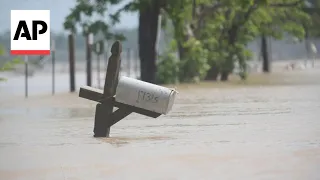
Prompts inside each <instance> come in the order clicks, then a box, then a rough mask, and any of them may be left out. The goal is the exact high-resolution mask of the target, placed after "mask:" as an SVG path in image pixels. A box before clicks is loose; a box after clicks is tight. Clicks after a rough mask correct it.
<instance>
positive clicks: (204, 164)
mask: <svg viewBox="0 0 320 180" xmlns="http://www.w3.org/2000/svg"><path fill="white" fill-rule="evenodd" d="M319 92H320V86H318V85H315V86H311V85H310V86H283V87H248V88H234V89H214V88H212V89H208V88H207V89H194V90H192V91H180V94H179V97H178V99H177V103H176V104H175V105H174V107H173V110H172V112H171V113H170V114H169V115H167V116H160V117H159V118H158V119H152V118H148V117H143V116H141V115H137V114H131V115H129V116H128V117H126V118H125V119H124V120H122V121H120V122H119V123H117V124H116V125H115V126H114V127H112V129H111V138H93V137H92V135H93V132H92V131H93V120H94V112H95V109H94V107H95V106H94V104H92V103H91V104H90V103H89V102H87V101H83V100H81V99H80V98H78V97H77V95H76V94H68V95H57V96H54V97H46V98H43V99H36V98H34V99H29V100H25V101H23V102H22V101H21V102H19V101H17V102H15V101H14V102H13V101H12V102H9V101H6V103H2V104H0V159H1V161H0V179H6V180H11V179H12V180H19V179H23V180H38V179H39V180H43V179H84V180H86V179H98V180H99V179H130V180H131V179H139V180H140V179H184V180H185V179H208V180H211V179H213V178H216V179H319V178H320V176H319V167H320V121H319V115H320V93H319ZM208 94H210V96H208ZM86 103H88V104H86Z"/></svg>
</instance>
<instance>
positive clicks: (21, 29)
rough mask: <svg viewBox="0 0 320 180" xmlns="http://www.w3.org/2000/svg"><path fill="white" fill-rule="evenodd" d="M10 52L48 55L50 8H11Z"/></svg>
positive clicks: (14, 53) (13, 53)
mask: <svg viewBox="0 0 320 180" xmlns="http://www.w3.org/2000/svg"><path fill="white" fill-rule="evenodd" d="M10 42H11V49H10V50H11V51H10V52H11V54H12V55H50V10H11V40H10Z"/></svg>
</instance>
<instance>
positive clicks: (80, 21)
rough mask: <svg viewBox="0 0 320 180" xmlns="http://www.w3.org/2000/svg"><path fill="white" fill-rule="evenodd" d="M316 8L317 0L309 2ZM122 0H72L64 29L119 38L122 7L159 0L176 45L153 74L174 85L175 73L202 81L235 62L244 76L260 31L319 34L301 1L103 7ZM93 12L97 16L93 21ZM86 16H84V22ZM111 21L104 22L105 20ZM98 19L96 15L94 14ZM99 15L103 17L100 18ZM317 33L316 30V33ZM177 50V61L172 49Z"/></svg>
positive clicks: (187, 0) (200, 0)
mask: <svg viewBox="0 0 320 180" xmlns="http://www.w3.org/2000/svg"><path fill="white" fill-rule="evenodd" d="M309 1H310V2H312V4H313V6H314V7H319V5H320V1H319V0H309ZM122 2H123V0H94V1H86V0H77V5H76V7H75V8H73V9H72V10H71V13H70V15H69V16H67V17H66V22H65V24H64V25H65V29H69V30H70V31H72V32H76V30H77V29H76V27H77V26H79V25H80V27H82V29H84V27H88V30H89V31H90V32H92V33H97V32H98V31H100V30H103V32H104V34H105V37H106V38H107V39H110V38H120V37H119V36H117V34H114V33H112V32H111V30H110V27H109V26H110V25H109V24H111V25H113V24H115V23H117V22H119V17H120V14H121V13H122V12H124V11H129V12H132V11H138V10H141V9H143V8H146V7H150V6H146V4H147V3H151V2H154V3H160V4H161V7H162V11H161V14H162V15H163V21H162V25H163V26H168V24H169V23H171V24H172V27H173V36H174V40H175V43H176V44H175V46H171V47H169V49H168V51H167V53H166V54H165V55H164V56H162V57H160V59H161V62H160V63H158V68H157V69H158V72H157V76H158V77H157V78H158V80H159V81H160V82H162V83H173V82H175V81H176V78H177V76H178V78H179V81H181V82H196V81H199V80H202V79H203V78H204V77H205V75H206V74H207V72H208V70H209V69H210V68H212V67H214V68H215V70H216V71H218V73H224V74H225V73H232V71H233V70H234V67H235V63H237V64H239V73H238V75H239V76H240V77H241V78H242V79H246V78H247V76H248V72H247V64H248V61H249V60H250V59H251V58H252V53H251V52H250V51H249V50H248V49H247V44H248V43H250V42H251V41H253V40H254V39H257V38H258V37H260V36H261V35H267V36H269V37H273V38H274V39H282V38H283V37H284V36H285V35H291V36H294V38H296V39H299V40H302V39H303V38H304V37H305V30H306V28H309V31H310V32H312V33H313V34H316V31H318V32H319V29H320V28H319V25H320V21H319V18H318V17H319V14H317V13H315V12H311V11H310V9H309V10H306V8H305V5H304V1H302V0H259V1H258V0H242V1H235V0H219V1H218V0H196V6H193V2H194V1H193V0H175V1H174V0H171V1H161V0H131V1H129V2H128V3H127V4H125V5H124V6H123V7H122V8H120V9H119V10H118V11H117V12H116V13H114V14H107V13H106V12H108V7H109V6H110V5H115V4H119V3H122ZM94 14H96V15H97V16H98V17H100V20H96V21H92V19H91V18H90V17H92V16H93V15H94ZM83 17H87V19H89V20H85V19H84V18H83ZM106 17H108V18H109V19H110V20H111V21H110V22H109V23H107V22H106V21H104V20H105V18H106ZM98 19H99V18H98ZM101 19H104V20H101ZM319 34H320V33H319ZM177 51H178V52H179V57H180V59H179V60H177V59H176V56H175V52H177Z"/></svg>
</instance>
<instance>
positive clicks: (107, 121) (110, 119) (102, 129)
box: [79, 41, 161, 137]
mask: <svg viewBox="0 0 320 180" xmlns="http://www.w3.org/2000/svg"><path fill="white" fill-rule="evenodd" d="M121 52H122V46H121V43H120V42H119V41H116V42H114V43H113V45H112V47H111V56H110V58H109V62H108V67H107V73H106V78H105V84H104V88H103V91H102V90H100V89H96V88H92V87H90V86H84V87H81V88H80V92H79V97H82V98H85V99H88V100H92V101H96V102H98V104H97V106H96V113H95V122H94V130H93V131H94V137H109V135H110V127H111V126H112V125H114V124H116V123H117V122H118V121H120V120H121V119H123V118H125V117H126V116H128V115H129V114H131V113H132V112H135V113H139V114H142V115H145V116H149V117H153V118H157V117H159V116H160V115H161V114H160V113H157V112H153V111H149V110H145V109H142V108H138V107H134V106H131V105H127V104H124V103H120V102H116V101H115V94H116V88H117V85H118V81H119V71H120V64H121ZM114 107H117V108H118V109H117V110H116V111H113V108H114Z"/></svg>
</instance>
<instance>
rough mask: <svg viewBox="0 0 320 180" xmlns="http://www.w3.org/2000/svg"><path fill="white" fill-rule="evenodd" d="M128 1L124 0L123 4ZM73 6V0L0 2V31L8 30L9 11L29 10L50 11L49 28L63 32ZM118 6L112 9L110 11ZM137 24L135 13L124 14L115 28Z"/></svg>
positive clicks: (12, 0)
mask: <svg viewBox="0 0 320 180" xmlns="http://www.w3.org/2000/svg"><path fill="white" fill-rule="evenodd" d="M128 1H129V0H124V3H126V2H128ZM74 4H75V0H1V3H0V31H5V30H8V29H9V28H10V10H20V9H25V10H31V9H49V10H51V28H52V30H54V31H63V26H62V24H63V21H64V18H65V17H66V15H67V14H68V13H69V11H70V8H72V7H73V6H74ZM119 7H120V6H115V7H112V10H116V9H118V8H119ZM137 24H138V15H137V13H133V14H132V13H131V14H129V13H126V14H123V15H122V16H121V22H120V24H119V25H117V26H116V27H119V28H125V27H126V28H133V27H136V26H137Z"/></svg>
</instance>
